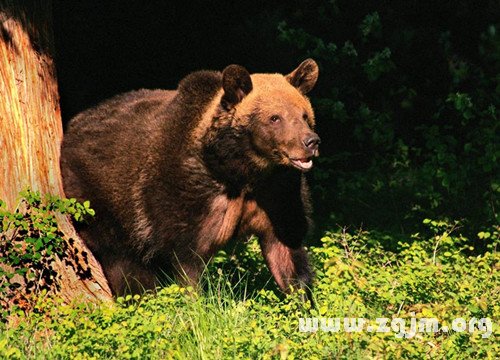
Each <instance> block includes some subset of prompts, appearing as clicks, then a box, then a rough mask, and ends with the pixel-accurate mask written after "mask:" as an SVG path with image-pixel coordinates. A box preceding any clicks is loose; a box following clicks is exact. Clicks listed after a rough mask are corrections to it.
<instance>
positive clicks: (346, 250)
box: [0, 220, 500, 359]
mask: <svg viewBox="0 0 500 360" xmlns="http://www.w3.org/2000/svg"><path fill="white" fill-rule="evenodd" d="M424 223H425V226H426V228H427V229H428V231H427V232H426V234H425V235H424V234H416V235H414V236H412V238H411V239H409V240H405V239H398V238H396V237H393V236H388V235H384V234H381V233H378V232H366V231H353V232H352V231H346V230H345V229H339V230H338V231H335V232H329V233H327V234H326V235H325V236H324V237H323V238H322V239H321V242H322V245H321V246H317V247H311V248H310V249H309V250H310V253H311V255H312V257H313V260H314V264H315V267H316V273H317V282H316V285H315V288H314V296H315V299H316V304H315V306H314V308H311V307H310V305H309V303H303V302H301V301H300V296H298V295H299V294H297V293H295V294H292V295H291V296H288V297H284V296H282V295H281V294H279V293H278V292H277V291H275V289H274V288H273V287H272V286H274V285H273V283H272V280H271V277H270V274H269V272H268V270H267V268H266V267H265V265H264V263H263V262H262V257H261V255H260V250H259V246H258V242H257V239H255V238H253V239H250V241H249V242H248V244H246V245H244V246H240V247H238V248H235V249H234V252H232V253H229V254H226V253H225V252H220V253H219V254H218V256H217V257H216V258H215V259H214V261H213V262H211V263H210V264H209V266H208V267H207V272H206V274H205V276H204V284H203V288H204V291H194V290H193V289H190V288H182V287H179V286H178V285H175V284H174V285H169V286H166V287H165V288H163V289H161V290H160V291H159V292H158V294H146V295H144V296H143V297H139V296H134V297H131V296H128V297H126V298H120V299H118V302H117V303H112V304H102V305H100V306H95V305H88V304H70V305H63V304H61V303H57V300H48V299H41V300H40V302H39V303H38V304H37V306H36V308H35V311H34V312H32V313H30V314H29V315H22V314H20V315H19V316H20V318H19V319H18V320H17V321H16V324H14V325H10V327H8V326H7V325H5V324H4V325H0V326H1V328H0V330H1V331H0V357H7V358H22V359H27V358H29V359H32V358H37V359H38V358H40V359H44V358H47V359H52V358H64V359H65V358H68V359H69V358H71V359H80V358H82V359H90V358H134V359H142V358H157V359H164V358H177V359H185V358H196V359H198V358H199V359H219V358H228V359H231V358H248V359H254V358H269V359H301V358H308V359H309V358H311V359H314V358H318V359H320V358H332V357H334V358H344V359H353V358H367V357H375V358H389V359H396V358H401V357H403V358H423V357H432V358H435V357H437V358H450V359H451V358H464V357H466V358H485V359H495V358H497V356H498V354H499V353H500V344H499V342H498V341H497V339H498V336H499V335H500V328H499V322H498V321H499V320H500V305H499V304H500V289H499V288H498V284H499V283H500V275H499V274H500V272H499V270H500V254H499V253H498V249H497V248H498V245H499V244H500V239H499V233H498V229H490V230H489V231H487V230H486V229H485V230H484V231H482V232H481V233H479V234H478V236H477V239H476V241H480V242H482V243H483V245H484V246H483V247H484V248H485V249H486V250H485V251H483V252H481V253H480V254H478V253H477V252H476V251H475V249H473V247H472V245H471V243H472V241H470V239H467V238H465V237H464V236H463V235H461V234H462V232H461V230H462V228H461V227H460V224H456V223H453V224H448V223H446V222H439V221H432V220H425V221H424ZM300 317H318V318H342V319H343V318H345V317H362V318H366V319H368V320H369V321H370V324H372V325H376V323H375V319H376V318H389V326H390V321H391V319H392V318H394V317H400V318H403V319H405V320H406V321H407V325H406V326H407V328H408V327H409V324H410V319H411V318H417V319H419V318H422V317H424V318H434V317H435V318H437V319H438V321H439V326H443V325H446V326H451V324H452V321H453V319H455V318H464V319H465V320H466V321H467V322H469V320H470V319H472V318H476V319H481V318H489V319H490V320H491V321H492V323H493V324H492V328H491V329H490V331H491V332H492V334H491V335H490V336H489V337H485V338H483V337H482V335H483V334H485V331H478V330H476V331H475V332H473V333H469V332H468V331H465V332H449V333H443V332H438V333H417V334H416V335H415V336H412V337H410V338H400V337H398V336H397V334H398V333H399V332H398V328H396V329H394V330H391V331H390V332H388V333H380V332H366V331H363V332H346V331H344V330H343V328H342V327H341V328H340V331H338V332H326V331H321V330H318V331H316V332H301V331H299V318H300ZM476 328H477V327H476ZM483 330H484V329H483Z"/></svg>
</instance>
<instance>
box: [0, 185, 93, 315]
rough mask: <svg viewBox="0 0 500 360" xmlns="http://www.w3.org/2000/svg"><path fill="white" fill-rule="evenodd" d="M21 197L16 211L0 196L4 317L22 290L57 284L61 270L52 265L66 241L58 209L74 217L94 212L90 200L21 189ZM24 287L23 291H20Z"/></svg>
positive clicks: (40, 289) (0, 302) (36, 290)
mask: <svg viewBox="0 0 500 360" xmlns="http://www.w3.org/2000/svg"><path fill="white" fill-rule="evenodd" d="M21 198H22V199H21V201H20V204H19V206H18V207H17V209H16V210H15V211H13V212H11V211H9V210H7V209H6V208H5V204H4V203H3V202H2V201H1V200H0V219H1V221H2V230H1V232H0V305H1V308H2V309H3V310H2V313H1V314H0V315H2V316H0V318H5V316H6V314H7V309H8V308H10V310H13V309H15V308H16V306H11V305H12V304H9V303H13V304H15V305H17V304H19V303H20V302H21V301H23V300H25V299H24V296H23V295H21V293H25V294H30V293H41V292H43V291H48V290H50V289H51V287H53V286H54V285H55V286H57V277H58V274H57V273H56V272H55V271H54V269H53V268H52V262H53V260H54V256H58V257H59V258H61V259H62V258H64V257H65V256H66V255H67V253H68V251H67V244H66V242H65V240H64V239H63V234H62V232H61V231H60V230H59V229H58V227H57V221H56V212H57V213H60V214H69V215H71V216H73V218H74V219H75V220H82V219H83V218H84V217H85V216H87V215H94V210H92V209H90V207H89V206H90V204H89V202H88V201H87V202H85V203H83V204H80V203H78V202H77V201H76V200H75V199H64V200H63V199H59V198H57V197H54V196H50V195H46V196H45V197H43V198H42V196H41V195H40V193H39V192H33V191H30V190H27V191H24V192H23V193H21ZM17 290H22V291H17Z"/></svg>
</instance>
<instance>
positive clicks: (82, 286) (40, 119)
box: [0, 0, 111, 301]
mask: <svg viewBox="0 0 500 360" xmlns="http://www.w3.org/2000/svg"><path fill="white" fill-rule="evenodd" d="M51 5H52V2H51V1H49V0H32V1H29V0H0V199H2V200H3V201H4V202H5V203H6V204H7V207H8V208H9V209H15V208H16V207H17V205H18V201H19V200H18V196H19V195H18V194H19V192H20V191H22V190H25V189H26V188H28V187H29V188H30V189H32V190H37V191H40V192H41V193H42V194H43V193H50V194H53V195H58V196H60V197H64V192H63V189H62V181H61V174H60V169H59V157H60V145H61V140H62V136H63V131H62V121H61V112H60V107H59V96H58V89H57V80H56V73H55V66H54V61H53V54H54V51H53V34H52V22H51V19H52V18H51V13H52V6H51ZM58 224H59V229H60V230H61V231H62V232H63V233H64V235H65V239H66V240H67V243H68V246H69V252H70V253H71V254H77V253H79V254H82V252H83V251H86V252H87V253H88V257H87V259H86V261H85V263H84V261H83V260H82V259H81V257H78V256H75V258H74V259H72V261H74V262H77V263H78V264H79V266H81V267H83V268H84V269H85V270H90V274H91V276H90V277H87V278H82V277H81V276H79V275H78V274H77V271H76V268H75V267H74V266H73V267H72V266H67V265H65V263H63V262H62V260H61V259H58V258H57V259H56V260H55V261H54V263H53V264H52V266H53V269H54V270H55V271H56V272H57V273H58V274H59V276H58V283H57V289H58V290H55V289H56V287H54V290H53V292H57V293H58V294H59V295H61V296H62V297H63V298H64V299H65V300H67V301H69V300H72V299H75V298H79V299H82V298H84V299H86V300H90V301H101V300H108V299H111V291H110V289H109V286H108V284H107V281H106V278H105V277H104V275H103V272H102V269H101V266H100V265H99V263H98V262H97V261H96V260H95V258H94V257H93V256H92V255H91V253H90V251H89V250H88V249H86V247H85V245H84V244H83V243H82V241H81V240H80V239H79V238H78V236H77V234H76V233H75V230H74V228H73V226H72V224H71V222H70V221H69V219H68V218H67V217H66V216H62V215H58ZM69 239H73V240H74V241H68V240H69ZM87 273H88V272H87Z"/></svg>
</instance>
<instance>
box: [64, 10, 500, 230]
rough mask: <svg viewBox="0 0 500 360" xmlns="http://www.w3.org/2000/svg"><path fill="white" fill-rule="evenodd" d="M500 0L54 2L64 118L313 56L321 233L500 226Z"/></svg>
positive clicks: (281, 68)
mask: <svg viewBox="0 0 500 360" xmlns="http://www.w3.org/2000/svg"><path fill="white" fill-rule="evenodd" d="M499 19H500V5H499V1H470V0H469V1H460V0H459V1H432V2H431V1H429V2H426V1H413V0H409V1H383V2H371V1H357V0H354V1H326V0H323V1H316V0H314V1H300V0H294V1H288V2H286V3H281V4H279V5H278V3H273V2H270V1H260V0H258V1H251V2H250V1H233V2H222V1H183V2H178V1H173V2H170V1H62V0H60V1H55V4H54V31H55V39H56V52H57V58H56V63H57V71H58V78H59V85H60V94H61V105H62V113H63V120H64V122H65V124H66V123H67V121H68V120H69V119H70V118H71V117H72V116H74V115H75V114H76V113H78V112H79V111H81V110H84V109H86V108H88V107H90V106H93V105H95V104H97V103H98V102H99V101H101V100H104V99H105V98H108V97H110V96H113V95H115V94H118V93H120V92H124V91H129V90H133V89H139V88H170V89H172V88H175V87H176V86H177V83H178V81H179V80H180V79H182V78H183V77H184V76H185V75H187V74H188V73H190V72H192V71H194V70H199V69H215V70H222V69H223V68H224V67H225V66H227V65H229V64H232V63H237V64H240V65H243V66H245V67H246V68H247V69H248V70H249V71H250V72H279V73H288V72H290V71H291V70H293V69H294V68H295V67H296V66H297V65H298V64H299V63H300V62H301V61H302V60H304V59H305V58H307V57H313V58H314V59H315V60H316V61H317V62H318V63H319V65H320V78H319V82H318V84H317V87H316V88H315V89H314V90H313V91H312V93H311V100H312V102H313V105H314V106H315V109H316V113H317V122H318V128H319V129H318V131H319V133H320V135H321V137H322V140H323V144H322V148H321V151H322V156H321V158H320V160H319V163H318V164H317V166H316V168H315V170H314V171H313V172H312V174H310V175H309V177H310V181H311V182H312V185H313V190H314V198H315V204H316V217H317V219H316V220H317V223H318V228H319V229H320V230H319V231H324V230H326V229H328V228H332V227H335V226H338V225H341V226H343V225H351V226H355V227H359V226H364V227H370V228H374V229H379V230H383V231H391V232H397V233H401V234H406V235H408V234H410V233H411V232H414V231H417V230H419V228H420V226H421V223H422V219H424V218H426V217H430V218H433V219H446V220H450V221H451V220H460V221H461V222H463V223H466V224H468V225H470V226H468V228H470V229H472V230H471V231H477V230H480V229H483V228H485V227H488V226H491V225H493V224H498V221H497V211H498V207H499V201H498V194H499V191H500V184H499V183H500V180H499V168H498V165H497V163H498V161H497V159H498V157H500V151H499V150H498V143H499V141H498V140H499V137H498V123H499V122H498V107H499V106H500V100H499V99H500V75H499V74H500V37H499V34H498V32H499V31H500V26H499Z"/></svg>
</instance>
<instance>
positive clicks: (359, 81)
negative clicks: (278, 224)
mask: <svg viewBox="0 0 500 360" xmlns="http://www.w3.org/2000/svg"><path fill="white" fill-rule="evenodd" d="M292 4H293V5H292ZM292 4H291V5H290V6H289V7H286V8H284V9H282V14H281V15H282V18H284V19H285V20H284V21H282V22H281V23H280V24H279V26H278V29H279V39H280V40H281V41H282V42H283V43H285V44H288V45H289V46H290V47H292V48H294V49H296V58H297V59H298V60H300V59H303V58H305V57H312V58H314V59H315V60H317V61H318V63H319V65H320V77H319V83H318V86H317V87H316V88H315V90H314V91H313V92H312V93H311V96H312V99H311V100H312V101H313V105H314V106H315V109H316V115H317V118H318V128H319V129H318V131H319V134H320V136H321V138H322V145H321V148H320V151H321V158H320V159H319V162H320V164H319V165H320V166H319V169H316V171H315V172H314V174H313V175H314V180H315V181H314V184H315V186H316V187H315V190H316V193H315V194H316V201H315V203H316V204H317V208H318V209H319V210H320V211H318V212H317V215H318V216H319V217H320V218H321V222H322V223H323V224H326V225H325V226H327V227H332V226H334V225H336V224H341V225H353V226H355V227H359V226H360V225H363V226H368V227H369V228H371V229H377V230H381V231H392V232H397V233H405V234H411V233H413V232H416V231H420V230H421V229H422V227H421V220H422V219H423V218H432V219H447V220H448V221H452V220H454V219H462V220H463V221H464V223H465V224H466V225H467V227H466V229H467V231H468V232H469V233H468V234H469V235H470V236H471V237H472V235H473V234H475V233H477V232H478V231H479V229H480V228H482V227H484V226H488V225H489V224H497V223H498V209H499V206H500V196H499V195H500V183H499V175H500V167H499V164H500V161H498V160H499V159H500V148H499V144H500V141H499V132H498V130H499V128H498V126H499V124H500V121H499V113H498V111H499V108H498V107H499V104H500V77H499V74H500V31H499V30H500V23H499V22H498V16H497V17H496V18H495V17H494V15H492V16H490V14H498V11H499V8H498V4H496V5H495V4H494V3H493V2H490V3H483V4H482V5H480V6H478V5H477V3H475V2H473V1H468V0H467V1H459V2H457V3H440V4H436V3H434V4H432V5H430V4H423V3H422V2H419V1H409V2H408V1H405V2H389V3H384V4H383V5H382V4H374V3H372V2H366V1H352V2H349V3H348V5H347V3H344V2H342V1H321V0H320V1H314V2H313V4H314V5H313V4H311V2H308V1H302V0H299V1H296V2H293V3H292ZM438 14H441V15H442V14H447V15H443V16H440V15H438ZM311 19H314V21H311ZM466 24H469V25H470V24H474V26H468V25H466ZM324 229H325V228H324V227H322V228H321V230H322V231H323V230H324Z"/></svg>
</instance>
